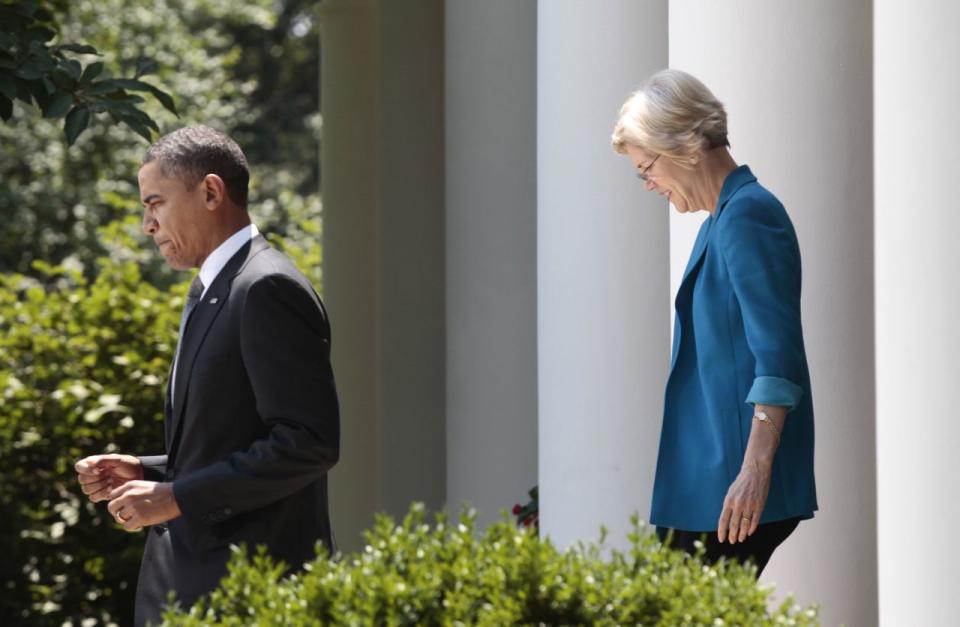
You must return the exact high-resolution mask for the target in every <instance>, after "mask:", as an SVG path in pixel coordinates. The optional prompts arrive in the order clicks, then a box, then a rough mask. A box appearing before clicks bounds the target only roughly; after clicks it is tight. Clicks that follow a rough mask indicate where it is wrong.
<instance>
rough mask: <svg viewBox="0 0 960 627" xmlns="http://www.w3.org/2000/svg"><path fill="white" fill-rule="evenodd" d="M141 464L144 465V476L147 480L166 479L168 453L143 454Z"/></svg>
mask: <svg viewBox="0 0 960 627" xmlns="http://www.w3.org/2000/svg"><path fill="white" fill-rule="evenodd" d="M137 459H139V460H140V466H142V467H143V478H144V479H146V480H147V481H164V480H166V474H167V456H166V455H142V456H140V457H138V458H137Z"/></svg>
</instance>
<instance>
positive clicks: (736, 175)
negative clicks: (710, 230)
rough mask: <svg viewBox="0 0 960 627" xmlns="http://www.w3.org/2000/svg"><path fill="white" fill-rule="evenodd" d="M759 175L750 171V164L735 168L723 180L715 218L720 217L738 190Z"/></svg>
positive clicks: (714, 214)
mask: <svg viewBox="0 0 960 627" xmlns="http://www.w3.org/2000/svg"><path fill="white" fill-rule="evenodd" d="M756 180H757V177H755V176H754V175H753V172H751V171H750V166H747V165H741V166H737V167H736V168H734V169H733V171H732V172H730V174H728V175H727V178H725V179H724V180H723V187H721V188H720V198H719V200H717V210H716V211H715V212H714V213H713V216H712V217H713V219H714V220H716V219H717V218H719V217H720V212H721V211H723V208H724V207H726V206H727V201H729V200H730V199H731V198H732V197H733V195H734V194H736V193H737V191H738V190H739V189H740V188H741V187H743V186H744V185H746V184H748V183H753V182H755V181H756Z"/></svg>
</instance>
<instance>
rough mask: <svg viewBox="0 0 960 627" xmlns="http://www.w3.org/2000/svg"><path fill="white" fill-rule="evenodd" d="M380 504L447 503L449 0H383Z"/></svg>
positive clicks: (393, 507)
mask: <svg viewBox="0 0 960 627" xmlns="http://www.w3.org/2000/svg"><path fill="white" fill-rule="evenodd" d="M377 29H378V34H379V72H380V74H379V75H380V78H379V83H378V90H377V91H378V94H377V105H378V111H377V121H376V128H377V135H378V137H377V149H376V151H375V153H373V154H371V151H369V147H368V146H367V147H363V146H361V149H364V148H366V149H367V154H368V155H369V156H370V157H371V158H372V157H374V156H375V158H376V161H377V169H378V172H377V225H376V233H375V235H374V236H375V237H376V238H377V241H378V252H377V279H376V285H377V298H378V306H377V325H376V333H375V335H376V337H377V344H378V347H377V363H378V368H379V372H378V381H377V389H376V394H377V398H378V401H379V403H378V410H377V424H378V430H377V431H378V437H377V458H378V464H377V468H378V473H379V474H378V481H377V484H378V485H377V503H378V507H379V509H382V510H384V511H387V512H389V513H391V514H393V515H395V516H402V515H403V514H405V513H406V512H407V510H408V508H409V507H410V502H411V501H420V502H424V503H426V505H427V506H428V507H430V508H431V509H437V508H440V507H442V506H443V505H444V503H445V501H446V454H445V449H446V437H445V433H446V431H445V422H446V416H445V414H446V407H445V403H444V398H445V392H446V390H445V376H444V361H445V355H444V352H445V348H444V347H445V338H444V333H443V327H444V311H445V309H444V305H445V300H444V282H445V273H444V246H445V240H444V185H443V173H444V159H443V143H444V130H443V99H444V92H443V78H444V76H443V35H444V32H443V2H442V0H417V2H395V1H394V0H380V1H379V12H378V20H377Z"/></svg>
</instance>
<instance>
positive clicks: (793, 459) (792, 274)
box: [613, 70, 817, 574]
mask: <svg viewBox="0 0 960 627" xmlns="http://www.w3.org/2000/svg"><path fill="white" fill-rule="evenodd" d="M613 146H614V149H615V150H617V152H620V153H622V154H626V155H628V156H629V157H630V159H631V161H632V162H633V165H634V166H635V167H636V168H637V175H638V176H639V177H640V178H641V179H642V180H643V181H644V183H645V188H646V189H647V190H649V191H656V192H658V193H659V194H661V195H664V196H666V197H667V199H668V200H669V201H670V203H671V204H672V205H673V206H674V207H675V208H676V210H677V211H678V212H680V213H691V212H695V211H700V210H705V211H708V212H709V213H710V216H709V217H708V218H707V219H706V220H705V221H704V223H703V225H702V227H701V228H700V233H699V235H698V236H697V240H696V243H695V244H694V247H693V252H692V253H691V255H690V261H689V263H688V264H687V268H686V271H685V272H684V277H683V281H682V283H681V284H680V288H679V290H678V292H677V298H676V301H675V307H676V322H675V326H674V338H673V356H672V364H671V370H670V376H669V378H668V380H667V387H666V396H665V402H664V415H663V427H662V431H661V435H660V453H659V456H658V459H657V473H656V480H655V483H654V489H653V506H652V510H651V515H650V518H651V522H653V523H654V524H656V525H657V531H658V534H659V535H660V537H661V538H663V539H667V538H670V540H671V542H672V544H673V545H674V546H676V547H678V548H683V549H685V550H687V551H689V552H694V544H693V543H694V541H695V540H697V539H700V538H701V537H703V534H704V532H709V533H708V534H707V535H706V542H705V550H706V555H705V557H706V559H707V560H708V561H714V560H716V559H718V558H720V557H724V556H725V557H734V558H738V559H740V560H748V559H749V560H751V561H753V562H754V563H755V564H756V565H757V569H758V570H757V572H758V574H759V572H760V571H762V570H763V567H764V566H765V565H766V563H767V561H768V560H769V559H770V555H771V554H772V553H773V550H774V549H776V547H777V546H779V545H780V543H782V542H783V541H784V540H785V539H786V538H787V536H789V535H790V533H792V532H793V530H794V529H795V528H796V526H797V524H798V523H799V521H800V520H803V519H807V518H811V517H813V513H814V511H815V510H816V509H817V498H816V488H815V485H814V477H813V399H812V397H811V394H810V375H809V372H808V369H807V359H806V354H805V351H804V345H803V331H802V328H801V324H800V249H799V246H798V244H797V236H796V233H795V232H794V229H793V225H792V224H791V222H790V218H789V217H788V216H787V213H786V211H785V210H784V208H783V205H781V204H780V202H779V201H778V200H777V199H776V198H775V197H774V196H773V194H771V193H770V192H769V191H767V190H766V189H765V188H764V187H763V186H761V185H760V184H759V183H758V182H757V178H756V177H755V176H754V175H753V173H752V172H751V171H750V168H748V167H747V166H745V165H741V166H737V164H736V162H735V161H734V160H733V158H732V157H731V155H730V153H729V151H728V149H727V148H728V146H729V142H728V140H727V120H726V113H725V111H724V109H723V105H722V104H721V103H720V102H718V101H717V99H716V98H715V97H714V96H713V94H712V93H711V92H710V90H709V89H707V87H706V86H704V85H703V83H701V82H700V81H699V80H697V79H696V78H694V77H693V76H691V75H689V74H686V73H684V72H680V71H677V70H664V71H662V72H658V73H657V74H655V75H653V76H652V77H651V78H650V79H649V80H648V81H647V82H646V83H645V84H644V85H643V86H642V87H641V88H640V89H639V90H638V91H637V92H635V93H634V94H633V95H631V97H630V98H629V99H628V100H627V102H626V103H625V104H624V105H623V108H622V110H621V112H620V118H619V120H618V121H617V125H616V128H615V130H614V135H613Z"/></svg>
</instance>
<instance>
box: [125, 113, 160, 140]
mask: <svg viewBox="0 0 960 627" xmlns="http://www.w3.org/2000/svg"><path fill="white" fill-rule="evenodd" d="M121 119H122V120H123V123H124V124H126V125H127V126H129V127H130V128H132V129H133V131H134V132H135V133H136V134H137V135H139V136H140V137H142V138H144V139H145V140H147V141H148V142H151V143H152V142H153V135H151V134H150V128H149V127H148V126H147V125H146V124H144V123H143V122H141V121H140V120H135V119H130V118H125V117H123V116H121Z"/></svg>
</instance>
